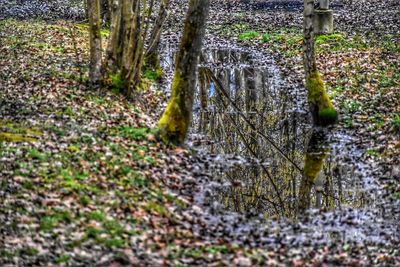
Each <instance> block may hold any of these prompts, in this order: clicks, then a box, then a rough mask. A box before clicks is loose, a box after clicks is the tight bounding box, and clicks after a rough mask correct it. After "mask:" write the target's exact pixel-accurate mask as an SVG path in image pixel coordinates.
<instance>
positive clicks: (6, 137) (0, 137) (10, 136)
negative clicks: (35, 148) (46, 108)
mask: <svg viewBox="0 0 400 267" xmlns="http://www.w3.org/2000/svg"><path fill="white" fill-rule="evenodd" d="M36 141H37V139H35V138H32V137H26V136H25V135H23V134H14V133H1V132H0V142H31V143H32V142H36Z"/></svg>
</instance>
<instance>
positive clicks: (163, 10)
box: [145, 0, 170, 72]
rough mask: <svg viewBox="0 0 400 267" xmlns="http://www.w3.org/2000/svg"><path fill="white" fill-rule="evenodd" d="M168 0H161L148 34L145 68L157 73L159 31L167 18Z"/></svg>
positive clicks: (159, 67)
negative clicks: (148, 41)
mask: <svg viewBox="0 0 400 267" xmlns="http://www.w3.org/2000/svg"><path fill="white" fill-rule="evenodd" d="M169 3H170V2H169V0H162V1H161V4H160V9H159V12H158V16H157V19H156V21H155V23H154V26H153V29H152V31H151V34H150V38H149V40H150V43H149V46H148V47H147V50H146V59H145V61H146V67H149V68H151V69H153V70H155V71H157V72H161V66H160V58H159V55H158V46H159V44H160V39H161V30H162V26H163V25H164V22H165V20H166V18H167V16H168V7H169Z"/></svg>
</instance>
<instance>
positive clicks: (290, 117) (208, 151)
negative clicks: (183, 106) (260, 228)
mask: <svg viewBox="0 0 400 267" xmlns="http://www.w3.org/2000/svg"><path fill="white" fill-rule="evenodd" d="M172 62H173V60H172V57H169V60H165V61H164V67H168V66H169V67H170V68H172V65H173V63H172ZM189 143H190V145H191V146H192V147H194V148H195V149H196V150H197V151H198V153H199V154H200V155H202V157H203V158H204V159H205V160H206V161H208V162H209V165H210V167H209V169H210V170H211V174H210V175H211V176H212V177H213V180H212V181H211V182H210V183H207V184H204V185H203V187H202V188H201V190H200V192H199V193H198V194H197V195H196V200H197V201H198V203H200V204H202V205H207V206H212V207H213V210H215V211H218V210H220V211H233V212H237V213H245V214H257V215H258V216H259V215H260V214H262V215H263V216H264V217H266V218H269V217H273V218H275V217H281V216H284V217H296V216H297V215H298V214H299V213H303V212H304V210H305V209H308V208H317V209H323V210H334V209H340V208H342V207H346V208H348V207H353V208H362V207H365V206H371V205H373V204H374V202H375V199H374V197H375V196H374V195H372V194H371V193H370V192H371V190H373V189H374V188H375V187H376V185H375V184H374V182H373V179H372V178H371V177H370V175H369V172H370V171H371V170H370V169H369V167H368V166H365V165H363V164H362V163H361V162H358V161H357V158H358V157H359V156H360V155H361V152H360V151H358V150H357V148H356V147H355V146H354V145H352V143H353V142H352V140H351V138H350V137H349V136H347V135H345V134H343V133H340V132H339V131H338V130H336V129H317V128H313V127H312V125H311V123H310V118H309V115H308V113H307V104H306V95H305V92H304V89H302V88H294V87H293V86H288V85H287V83H286V81H285V80H284V79H283V78H282V77H281V74H280V72H279V69H278V68H277V67H276V66H275V64H274V62H273V60H271V59H270V58H265V57H264V56H262V55H259V54H257V52H254V51H249V50H244V49H241V48H209V49H206V50H204V51H203V54H202V56H201V67H200V68H199V72H198V85H197V88H196V95H195V105H194V113H193V121H192V127H191V133H190V137H189Z"/></svg>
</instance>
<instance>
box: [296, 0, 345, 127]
mask: <svg viewBox="0 0 400 267" xmlns="http://www.w3.org/2000/svg"><path fill="white" fill-rule="evenodd" d="M313 16H314V1H313V0H304V22H303V23H304V24H303V32H304V72H305V80H306V89H307V95H308V104H309V107H310V112H311V115H312V117H313V121H314V124H315V125H320V126H325V125H329V124H334V123H336V121H337V117H338V114H337V111H336V110H335V108H334V107H333V105H332V103H331V101H330V99H329V97H328V94H327V93H326V89H325V86H324V83H323V81H322V79H321V76H320V74H319V73H318V70H317V64H316V61H315V54H314V53H315V52H314V29H313Z"/></svg>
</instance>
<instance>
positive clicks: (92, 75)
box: [87, 0, 102, 85]
mask: <svg viewBox="0 0 400 267" xmlns="http://www.w3.org/2000/svg"><path fill="white" fill-rule="evenodd" d="M87 5H88V15H89V36H90V68H89V81H90V83H91V84H92V85H96V84H99V83H100V80H101V72H102V64H101V63H102V48H101V34H100V27H101V26H100V1H99V0H88V2H87Z"/></svg>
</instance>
